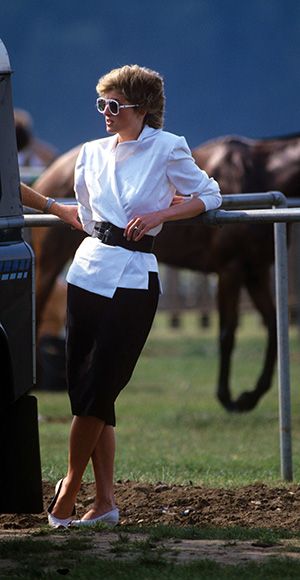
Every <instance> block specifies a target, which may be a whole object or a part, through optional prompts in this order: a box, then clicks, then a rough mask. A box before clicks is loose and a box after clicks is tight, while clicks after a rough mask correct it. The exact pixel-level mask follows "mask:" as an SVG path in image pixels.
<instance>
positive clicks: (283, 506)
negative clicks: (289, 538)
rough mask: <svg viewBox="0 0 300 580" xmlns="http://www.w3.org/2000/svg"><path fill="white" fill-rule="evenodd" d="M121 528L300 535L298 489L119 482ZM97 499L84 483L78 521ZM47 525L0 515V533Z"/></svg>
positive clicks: (47, 487)
mask: <svg viewBox="0 0 300 580" xmlns="http://www.w3.org/2000/svg"><path fill="white" fill-rule="evenodd" d="M43 491H44V505H45V509H46V506H47V505H48V504H49V503H50V500H51V498H52V495H53V492H54V486H53V485H52V484H49V483H48V482H44V483H43ZM115 492H116V502H117V505H118V507H119V509H120V513H121V520H120V524H121V525H124V524H126V525H129V524H134V525H138V524H143V525H157V524H169V525H175V526H185V527H186V526H201V527H203V526H216V527H220V528H228V527H230V526H242V527H248V528H250V527H251V528H272V529H288V530H291V531H299V530H300V486H298V485H289V486H282V487H269V486H267V485H265V484H263V483H256V484H254V485H249V486H245V487H241V488H230V489H223V488H222V489H215V488H207V487H202V486H192V485H188V486H178V485H166V484H163V483H158V484H146V483H134V482H132V481H121V482H117V483H116V485H115ZM93 498H94V484H92V483H84V484H83V485H82V489H81V491H80V493H79V495H78V503H77V516H79V517H80V516H81V515H83V513H84V512H85V511H86V508H87V506H88V505H89V504H90V503H92V501H93ZM46 523H47V515H46V513H45V512H44V513H42V514H1V515H0V530H5V529H14V530H18V529H19V530H21V529H27V530H28V529H32V530H34V529H37V528H39V527H40V526H41V525H44V524H46Z"/></svg>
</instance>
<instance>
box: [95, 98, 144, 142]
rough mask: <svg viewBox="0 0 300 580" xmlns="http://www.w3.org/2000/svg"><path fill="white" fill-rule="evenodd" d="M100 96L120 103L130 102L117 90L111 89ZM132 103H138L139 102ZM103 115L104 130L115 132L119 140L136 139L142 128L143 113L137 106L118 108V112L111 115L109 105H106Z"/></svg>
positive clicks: (127, 103) (126, 103)
mask: <svg viewBox="0 0 300 580" xmlns="http://www.w3.org/2000/svg"><path fill="white" fill-rule="evenodd" d="M101 96H102V97H104V98H105V99H114V100H115V101H118V103H119V104H120V105H129V104H131V103H129V102H128V101H126V99H125V98H124V96H123V95H122V94H121V93H118V92H117V91H111V92H109V93H106V94H105V95H101ZM134 104H136V105H138V104H139V103H134ZM103 115H104V120H105V126H106V131H107V132H108V133H111V134H116V133H117V134H118V135H119V141H129V140H132V139H137V137H138V136H139V134H140V132H141V130H142V128H143V123H144V116H145V114H144V113H141V112H140V111H139V109H138V108H128V109H119V114H118V115H113V114H112V113H111V112H110V110H109V106H108V105H106V107H105V109H104V112H103Z"/></svg>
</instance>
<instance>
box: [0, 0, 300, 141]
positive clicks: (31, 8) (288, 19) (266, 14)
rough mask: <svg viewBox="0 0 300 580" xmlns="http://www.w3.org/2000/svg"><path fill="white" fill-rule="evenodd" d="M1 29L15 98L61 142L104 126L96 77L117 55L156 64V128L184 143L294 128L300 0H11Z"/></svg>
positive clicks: (93, 134)
mask: <svg viewBox="0 0 300 580" xmlns="http://www.w3.org/2000/svg"><path fill="white" fill-rule="evenodd" d="M0 37H1V39H2V40H3V42H4V43H5V45H6V48H7V50H8V53H9V56H10V62H11V66H12V69H13V70H14V75H13V93H14V106H15V107H19V108H24V109H27V110H28V111H29V112H30V113H31V114H32V116H33V119H34V129H35V133H36V135H37V136H38V137H39V138H41V139H43V140H46V141H49V142H51V143H53V144H54V145H55V146H56V147H57V148H58V150H59V152H63V151H66V150H67V149H69V148H71V147H73V146H75V145H77V144H78V143H80V142H82V141H86V140H90V139H94V138H97V137H101V136H103V135H104V127H103V123H102V120H101V118H100V117H99V114H98V113H97V111H96V109H95V98H96V93H95V85H96V82H97V80H98V78H99V76H101V75H102V74H103V73H105V72H107V71H108V70H110V69H111V68H113V67H117V66H120V65H123V64H127V63H138V64H141V65H145V66H148V67H150V68H153V69H156V70H158V71H159V72H161V73H162V74H163V76H164V77H165V83H166V95H167V109H166V123H165V127H166V129H167V130H169V131H172V132H175V133H178V134H184V135H185V136H186V138H187V140H188V142H189V144H190V146H191V147H195V146H197V145H198V144H200V143H202V142H204V141H206V140H208V139H211V138H213V137H216V136H220V135H224V134H240V135H245V136H248V137H254V138H256V137H267V136H273V135H281V134H287V133H293V132H299V131H300V107H299V93H300V66H299V62H300V2H299V0H251V1H250V2H249V1H248V2H238V1H237V0H184V1H179V0H114V1H111V2H99V1H96V0H86V1H85V2H82V0H59V1H58V0H51V1H49V0H37V1H36V0H10V1H9V2H5V1H3V2H2V3H1V6H0Z"/></svg>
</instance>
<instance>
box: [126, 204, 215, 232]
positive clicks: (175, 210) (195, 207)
mask: <svg viewBox="0 0 300 580" xmlns="http://www.w3.org/2000/svg"><path fill="white" fill-rule="evenodd" d="M204 211H205V205H204V203H203V201H202V200H201V199H198V198H197V197H193V196H188V197H183V198H182V196H180V195H175V196H174V198H173V200H172V203H171V205H170V207H168V208H166V209H162V210H160V211H154V212H152V213H147V214H145V215H138V216H135V217H134V218H132V219H131V220H130V222H128V224H127V226H126V228H125V230H124V236H125V237H126V238H127V240H134V241H136V242H138V241H139V240H141V239H142V237H143V236H144V235H145V234H147V232H149V231H150V230H152V228H155V227H157V226H160V225H161V224H163V223H164V222H166V221H174V220H180V219H187V218H191V217H194V216H196V215H199V214H201V213H203V212H204Z"/></svg>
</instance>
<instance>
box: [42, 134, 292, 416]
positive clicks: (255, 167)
mask: <svg viewBox="0 0 300 580" xmlns="http://www.w3.org/2000/svg"><path fill="white" fill-rule="evenodd" d="M77 152H78V148H76V149H73V150H72V151H70V152H69V153H67V154H65V155H63V156H62V157H61V158H59V159H58V160H57V161H56V162H54V163H53V165H52V166H51V167H50V168H49V169H48V170H46V172H45V173H44V174H43V175H42V177H41V178H40V179H39V180H38V181H37V182H36V183H35V184H34V187H35V188H36V189H37V190H38V191H40V192H41V193H43V194H44V195H56V196H57V197H61V196H64V195H72V196H73V195H74V192H73V170H74V164H75V159H76V155H77ZM193 155H194V158H195V161H196V163H197V164H198V165H199V166H200V167H201V168H202V169H205V170H206V171H207V173H208V174H209V175H212V176H213V177H214V178H215V179H217V181H218V182H219V184H220V186H221V191H222V193H223V194H226V193H241V192H247V193H251V192H257V191H260V192H263V191H274V190H277V191H282V192H283V193H284V194H285V195H287V196H297V195H298V194H299V181H300V135H293V136H288V137H281V138H276V139H263V140H251V139H246V138H241V137H230V136H229V137H222V138H219V139H216V140H212V141H210V142H207V143H206V144H204V145H202V146H200V147H198V148H197V149H195V150H194V151H193ZM34 236H35V238H39V239H38V240H37V242H36V243H35V244H34V246H35V251H36V254H37V271H38V274H37V305H38V314H39V315H41V312H42V310H43V308H44V306H45V303H46V301H47V298H48V296H49V292H50V290H51V288H52V287H53V285H54V282H55V279H56V276H57V275H58V274H59V273H60V271H61V270H62V268H63V266H64V265H65V263H66V261H67V260H68V259H69V258H70V257H71V256H72V254H73V253H74V251H75V249H76V247H77V246H78V244H79V242H80V240H81V239H82V235H80V234H78V233H77V232H75V231H70V230H67V229H66V228H50V229H48V230H45V229H44V230H43V232H42V234H41V232H38V231H35V232H34ZM41 236H42V237H43V239H41ZM155 253H156V255H157V258H158V260H159V261H160V262H163V263H165V264H169V265H172V266H176V267H183V268H189V269H191V270H195V271H201V272H206V273H209V272H216V273H217V274H218V278H219V285H218V309H219V317H220V368H219V377H218V388H217V396H218V398H219V400H220V402H221V403H222V405H223V406H224V407H225V408H226V409H228V410H235V411H248V410H251V409H253V408H254V407H255V405H256V404H257V402H258V401H259V399H260V398H261V396H262V395H263V394H264V393H265V392H266V391H267V390H268V389H269V388H270V386H271V381H272V375H273V370H274V365H275V362H276V317H275V306H274V301H273V296H272V291H271V284H270V266H271V265H272V263H273V260H274V252H273V229H272V226H271V225H259V224H233V225H226V226H224V227H222V228H220V227H212V226H206V225H194V224H191V225H188V226H187V225H178V224H177V226H176V225H174V224H170V223H169V224H168V223H167V224H165V225H164V228H163V230H162V232H161V233H160V234H159V236H158V237H157V240H156V243H155ZM243 287H245V288H246V289H247V291H248V293H249V295H250V297H251V299H252V301H253V304H254V306H255V307H256V309H257V310H258V311H259V313H260V314H261V316H262V320H263V322H264V325H265V327H266V330H267V348H266V353H265V357H264V362H263V368H262V371H261V373H260V375H259V377H258V380H257V382H256V385H255V388H254V389H253V390H252V391H250V392H243V393H242V394H241V395H240V396H239V397H238V399H237V400H236V401H233V400H232V397H231V392H230V384H229V379H230V363H231V355H232V351H233V348H234V340H235V332H236V328H237V325H238V306H239V297H240V293H241V289H242V288H243Z"/></svg>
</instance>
